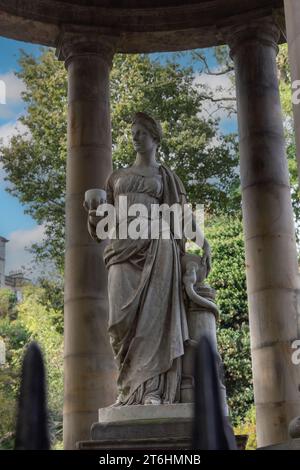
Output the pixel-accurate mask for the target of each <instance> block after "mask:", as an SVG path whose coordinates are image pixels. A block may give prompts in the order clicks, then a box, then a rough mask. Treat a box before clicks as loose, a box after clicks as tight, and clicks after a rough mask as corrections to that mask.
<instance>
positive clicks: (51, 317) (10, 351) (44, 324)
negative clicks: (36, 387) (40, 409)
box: [0, 285, 63, 449]
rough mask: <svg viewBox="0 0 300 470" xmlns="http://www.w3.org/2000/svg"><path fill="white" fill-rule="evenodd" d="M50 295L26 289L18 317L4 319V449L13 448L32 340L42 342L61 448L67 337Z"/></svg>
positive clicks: (54, 433)
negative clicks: (23, 367)
mask: <svg viewBox="0 0 300 470" xmlns="http://www.w3.org/2000/svg"><path fill="white" fill-rule="evenodd" d="M47 296H48V294H47V292H45V288H42V287H39V286H32V285H31V286H26V287H24V288H23V299H22V301H21V302H20V303H19V304H18V305H17V309H16V318H15V319H13V320H11V319H10V318H9V317H4V318H0V336H1V337H2V338H3V339H4V342H5V345H6V363H5V364H4V365H3V366H1V368H0V435H1V438H0V449H1V448H12V446H13V442H14V433H15V426H16V423H15V410H16V403H17V397H18V391H19V382H20V371H21V362H22V358H23V356H24V352H25V348H26V346H27V345H28V344H29V342H30V341H32V340H35V341H37V342H38V344H39V345H40V347H41V349H42V351H43V354H44V360H45V367H46V377H47V388H48V407H49V418H50V420H49V424H50V433H51V437H52V445H53V446H54V447H58V446H59V447H60V446H61V439H62V402H63V336H62V334H61V332H59V331H57V327H56V325H55V321H56V320H55V319H56V318H57V317H61V311H60V312H58V311H55V309H53V307H51V305H50V302H49V301H46V302H45V299H46V298H47Z"/></svg>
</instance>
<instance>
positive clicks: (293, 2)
mask: <svg viewBox="0 0 300 470" xmlns="http://www.w3.org/2000/svg"><path fill="white" fill-rule="evenodd" d="M284 9H285V23H286V32H287V41H288V49H289V59H290V69H291V78H292V82H296V81H298V82H299V80H300V2H299V0H284ZM299 88H300V87H299V83H298V84H297V89H298V90H299ZM297 98H298V100H299V93H297ZM293 109H294V127H295V137H296V146H297V161H298V178H299V181H300V103H298V104H296V103H295V104H294V107H293Z"/></svg>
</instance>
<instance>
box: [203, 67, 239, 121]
mask: <svg viewBox="0 0 300 470" xmlns="http://www.w3.org/2000/svg"><path fill="white" fill-rule="evenodd" d="M194 83H195V84H196V85H200V86H203V91H204V92H205V91H206V90H207V92H212V95H213V98H214V99H219V98H222V97H223V96H226V97H231V98H233V101H228V102H226V101H224V105H226V104H227V103H228V105H230V106H233V107H234V106H235V101H234V99H235V87H234V86H233V84H232V81H231V80H230V76H229V75H208V74H206V73H200V72H199V73H197V74H196V76H195V80H194ZM220 104H221V103H220V102H218V103H214V102H212V101H210V100H207V102H206V103H205V105H204V107H203V110H202V113H201V116H202V117H203V118H205V117H207V116H210V115H211V116H212V117H215V118H219V119H220V127H221V128H223V129H225V128H227V127H232V123H234V122H236V116H234V115H232V116H230V117H228V111H227V110H226V109H223V108H221V109H220V108H219V105H220Z"/></svg>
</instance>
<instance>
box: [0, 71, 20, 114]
mask: <svg viewBox="0 0 300 470" xmlns="http://www.w3.org/2000/svg"><path fill="white" fill-rule="evenodd" d="M0 83H1V104H0V118H1V119H12V118H14V117H15V115H16V111H17V110H18V111H20V106H22V92H23V91H25V89H26V87H25V84H24V82H23V81H22V80H20V79H19V78H18V77H16V75H15V74H14V72H7V73H4V74H0Z"/></svg>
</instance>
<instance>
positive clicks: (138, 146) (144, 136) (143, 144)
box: [131, 123, 157, 153]
mask: <svg viewBox="0 0 300 470" xmlns="http://www.w3.org/2000/svg"><path fill="white" fill-rule="evenodd" d="M131 131H132V140H133V146H134V148H135V150H136V151H137V152H140V153H145V152H150V151H152V150H153V149H154V148H155V149H156V147H157V143H156V142H155V140H154V139H153V137H152V135H151V134H150V132H149V131H148V130H147V129H146V127H144V126H143V125H142V124H139V123H137V124H134V125H133V126H132V130H131Z"/></svg>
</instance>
